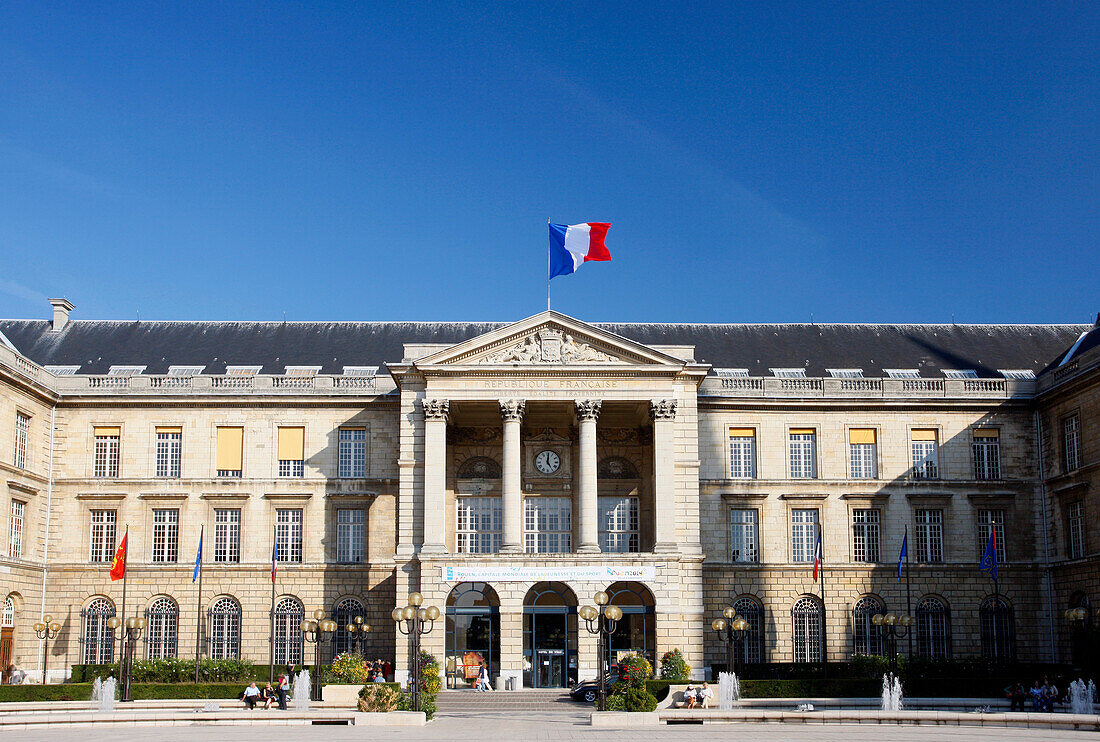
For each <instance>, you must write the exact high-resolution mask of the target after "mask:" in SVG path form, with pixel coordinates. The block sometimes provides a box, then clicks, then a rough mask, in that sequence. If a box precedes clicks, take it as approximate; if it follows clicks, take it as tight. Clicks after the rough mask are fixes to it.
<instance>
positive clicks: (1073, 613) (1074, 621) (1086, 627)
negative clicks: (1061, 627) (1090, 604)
mask: <svg viewBox="0 0 1100 742" xmlns="http://www.w3.org/2000/svg"><path fill="white" fill-rule="evenodd" d="M1065 619H1066V623H1068V624H1069V626H1070V630H1071V632H1072V633H1073V634H1074V636H1075V637H1076V638H1079V640H1080V644H1077V645H1076V646H1074V647H1071V651H1072V650H1076V649H1078V648H1079V649H1080V651H1079V652H1077V651H1073V654H1075V655H1077V656H1076V657H1073V658H1072V659H1073V660H1074V662H1078V661H1080V664H1081V665H1082V666H1083V667H1088V666H1089V665H1091V664H1092V630H1091V629H1092V621H1091V620H1090V619H1091V616H1090V615H1089V609H1088V608H1086V607H1084V606H1078V607H1076V608H1067V609H1066V612H1065Z"/></svg>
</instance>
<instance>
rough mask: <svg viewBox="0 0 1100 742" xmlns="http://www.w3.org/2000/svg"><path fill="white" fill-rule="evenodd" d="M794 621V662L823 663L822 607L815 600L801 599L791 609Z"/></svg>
mask: <svg viewBox="0 0 1100 742" xmlns="http://www.w3.org/2000/svg"><path fill="white" fill-rule="evenodd" d="M791 618H792V620H793V621H794V661H795V662H821V641H822V636H823V634H824V632H823V631H822V626H821V605H820V604H819V603H818V602H817V601H816V600H814V599H813V598H809V597H806V598H799V599H798V600H797V601H796V602H795V604H794V608H792V609H791Z"/></svg>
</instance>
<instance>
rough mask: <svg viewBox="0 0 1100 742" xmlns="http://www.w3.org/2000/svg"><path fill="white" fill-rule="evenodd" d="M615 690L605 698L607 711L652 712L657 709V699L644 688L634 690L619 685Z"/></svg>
mask: <svg viewBox="0 0 1100 742" xmlns="http://www.w3.org/2000/svg"><path fill="white" fill-rule="evenodd" d="M615 688H616V690H615V692H614V693H612V694H611V695H610V696H608V698H607V710H608V711H653V710H654V709H655V708H657V697H656V696H654V695H653V694H652V693H650V692H649V691H647V690H646V689H645V687H644V686H642V687H638V688H634V687H628V686H624V685H623V684H622V683H620V684H618V685H616V686H615Z"/></svg>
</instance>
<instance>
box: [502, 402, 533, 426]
mask: <svg viewBox="0 0 1100 742" xmlns="http://www.w3.org/2000/svg"><path fill="white" fill-rule="evenodd" d="M526 409H527V402H526V400H522V399H502V400H500V417H501V419H502V420H504V422H506V423H508V422H515V423H518V422H523V413H524V411H525V410H526Z"/></svg>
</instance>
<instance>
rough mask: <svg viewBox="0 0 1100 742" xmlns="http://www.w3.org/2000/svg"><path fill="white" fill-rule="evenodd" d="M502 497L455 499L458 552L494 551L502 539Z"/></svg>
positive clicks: (485, 552) (497, 548)
mask: <svg viewBox="0 0 1100 742" xmlns="http://www.w3.org/2000/svg"><path fill="white" fill-rule="evenodd" d="M502 505H503V501H502V500H501V498H499V497H458V498H456V499H455V551H456V552H458V553H459V554H495V553H496V552H498V551H500V544H501V541H502V539H503V535H504V532H503V529H502V527H501V524H502V521H503V515H502V510H501V508H502Z"/></svg>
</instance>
